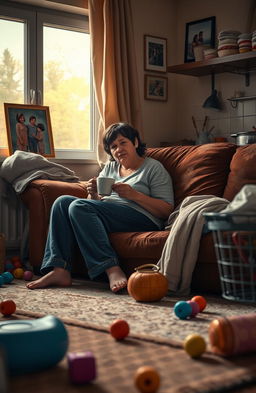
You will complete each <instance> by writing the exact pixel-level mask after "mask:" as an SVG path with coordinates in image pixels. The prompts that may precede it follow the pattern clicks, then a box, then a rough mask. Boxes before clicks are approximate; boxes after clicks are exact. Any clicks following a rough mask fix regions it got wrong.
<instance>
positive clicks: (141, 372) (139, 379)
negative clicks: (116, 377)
mask: <svg viewBox="0 0 256 393" xmlns="http://www.w3.org/2000/svg"><path fill="white" fill-rule="evenodd" d="M134 384H135V386H136V388H137V389H139V391H140V392H141V393H155V392H156V391H157V389H158V388H159V386H160V375H159V373H158V372H157V371H156V369H154V368H153V367H150V366H142V367H139V368H138V370H137V371H136V373H135V375H134Z"/></svg>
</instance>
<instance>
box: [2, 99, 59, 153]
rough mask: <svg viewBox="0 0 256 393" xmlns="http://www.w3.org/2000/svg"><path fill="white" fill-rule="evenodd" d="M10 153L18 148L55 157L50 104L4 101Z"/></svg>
mask: <svg viewBox="0 0 256 393" xmlns="http://www.w3.org/2000/svg"><path fill="white" fill-rule="evenodd" d="M4 112H5V122H6V130H7V139H8V148H9V154H13V153H14V152H15V151H16V150H22V151H28V152H31V153H36V154H41V155H42V156H44V157H55V152H54V144H53V136H52V127H51V120H50V111H49V107H48V106H39V105H25V104H9V103H4Z"/></svg>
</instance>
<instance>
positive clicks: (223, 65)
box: [167, 51, 256, 78]
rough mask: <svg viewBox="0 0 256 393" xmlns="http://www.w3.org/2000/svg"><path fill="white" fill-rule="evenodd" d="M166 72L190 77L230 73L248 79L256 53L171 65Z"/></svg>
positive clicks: (253, 69)
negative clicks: (241, 75) (244, 76)
mask: <svg viewBox="0 0 256 393" xmlns="http://www.w3.org/2000/svg"><path fill="white" fill-rule="evenodd" d="M167 71H168V72H170V73H174V74H182V75H190V76H205V75H210V74H220V73H223V72H230V73H235V74H243V75H247V78H248V74H249V72H250V71H256V51H251V52H246V53H238V54H236V55H231V56H224V57H216V58H214V59H210V60H203V61H195V62H191V63H184V64H179V65H173V66H169V67H167Z"/></svg>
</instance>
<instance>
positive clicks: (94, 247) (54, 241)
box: [27, 123, 173, 292]
mask: <svg viewBox="0 0 256 393" xmlns="http://www.w3.org/2000/svg"><path fill="white" fill-rule="evenodd" d="M103 143H104V149H105V151H106V152H107V153H108V154H109V156H110V161H109V163H108V164H107V165H106V166H105V167H104V169H103V170H102V172H101V173H100V175H99V176H100V177H112V178H114V179H115V184H114V185H113V186H112V193H111V195H110V196H104V197H101V196H100V195H99V194H98V192H97V184H96V178H92V179H90V180H89V182H88V186H87V191H88V198H87V199H84V198H77V197H74V196H69V195H64V196H61V197H59V198H58V199H56V201H55V202H54V204H53V206H52V210H51V216H50V225H49V232H48V238H47V242H46V248H45V254H44V258H43V262H42V266H41V272H42V274H44V275H43V276H42V277H41V278H39V279H38V280H35V281H31V282H30V283H28V284H27V287H28V288H29V289H36V288H44V287H47V286H50V285H57V286H70V285H71V259H72V255H73V251H74V245H75V244H76V243H77V244H78V246H79V249H80V251H81V253H82V256H83V258H84V261H85V263H86V267H87V269H88V274H89V277H90V279H95V278H96V277H97V276H99V275H100V274H102V273H103V272H106V274H107V276H108V279H109V283H110V288H111V290H112V291H113V292H118V291H119V290H120V289H122V288H124V287H126V286H127V278H126V276H125V274H124V272H123V271H122V270H121V268H120V266H119V264H118V257H117V255H116V252H115V251H114V249H113V248H112V246H111V244H110V241H109V237H108V234H109V233H111V232H134V231H138V232H145V231H156V230H161V229H162V228H163V227H164V221H165V220H166V219H167V218H168V216H169V214H170V213H171V212H172V210H173V188H172V181H171V178H170V175H169V174H168V172H167V171H166V169H165V168H164V167H163V165H162V164H161V163H160V162H159V161H157V160H155V159H153V158H150V157H145V151H146V146H145V144H144V143H142V142H141V139H140V136H139V133H138V131H137V130H135V129H134V128H133V127H131V126H130V125H129V124H126V123H117V124H113V125H112V126H110V127H109V128H108V129H107V131H106V133H105V136H104V139H103Z"/></svg>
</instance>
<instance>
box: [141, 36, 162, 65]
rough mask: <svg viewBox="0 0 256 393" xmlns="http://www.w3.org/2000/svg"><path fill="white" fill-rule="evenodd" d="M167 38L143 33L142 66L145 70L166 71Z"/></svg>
mask: <svg viewBox="0 0 256 393" xmlns="http://www.w3.org/2000/svg"><path fill="white" fill-rule="evenodd" d="M166 57H167V39H166V38H160V37H152V36H150V35H144V68H145V70H147V71H157V72H166V70H167V65H166Z"/></svg>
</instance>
